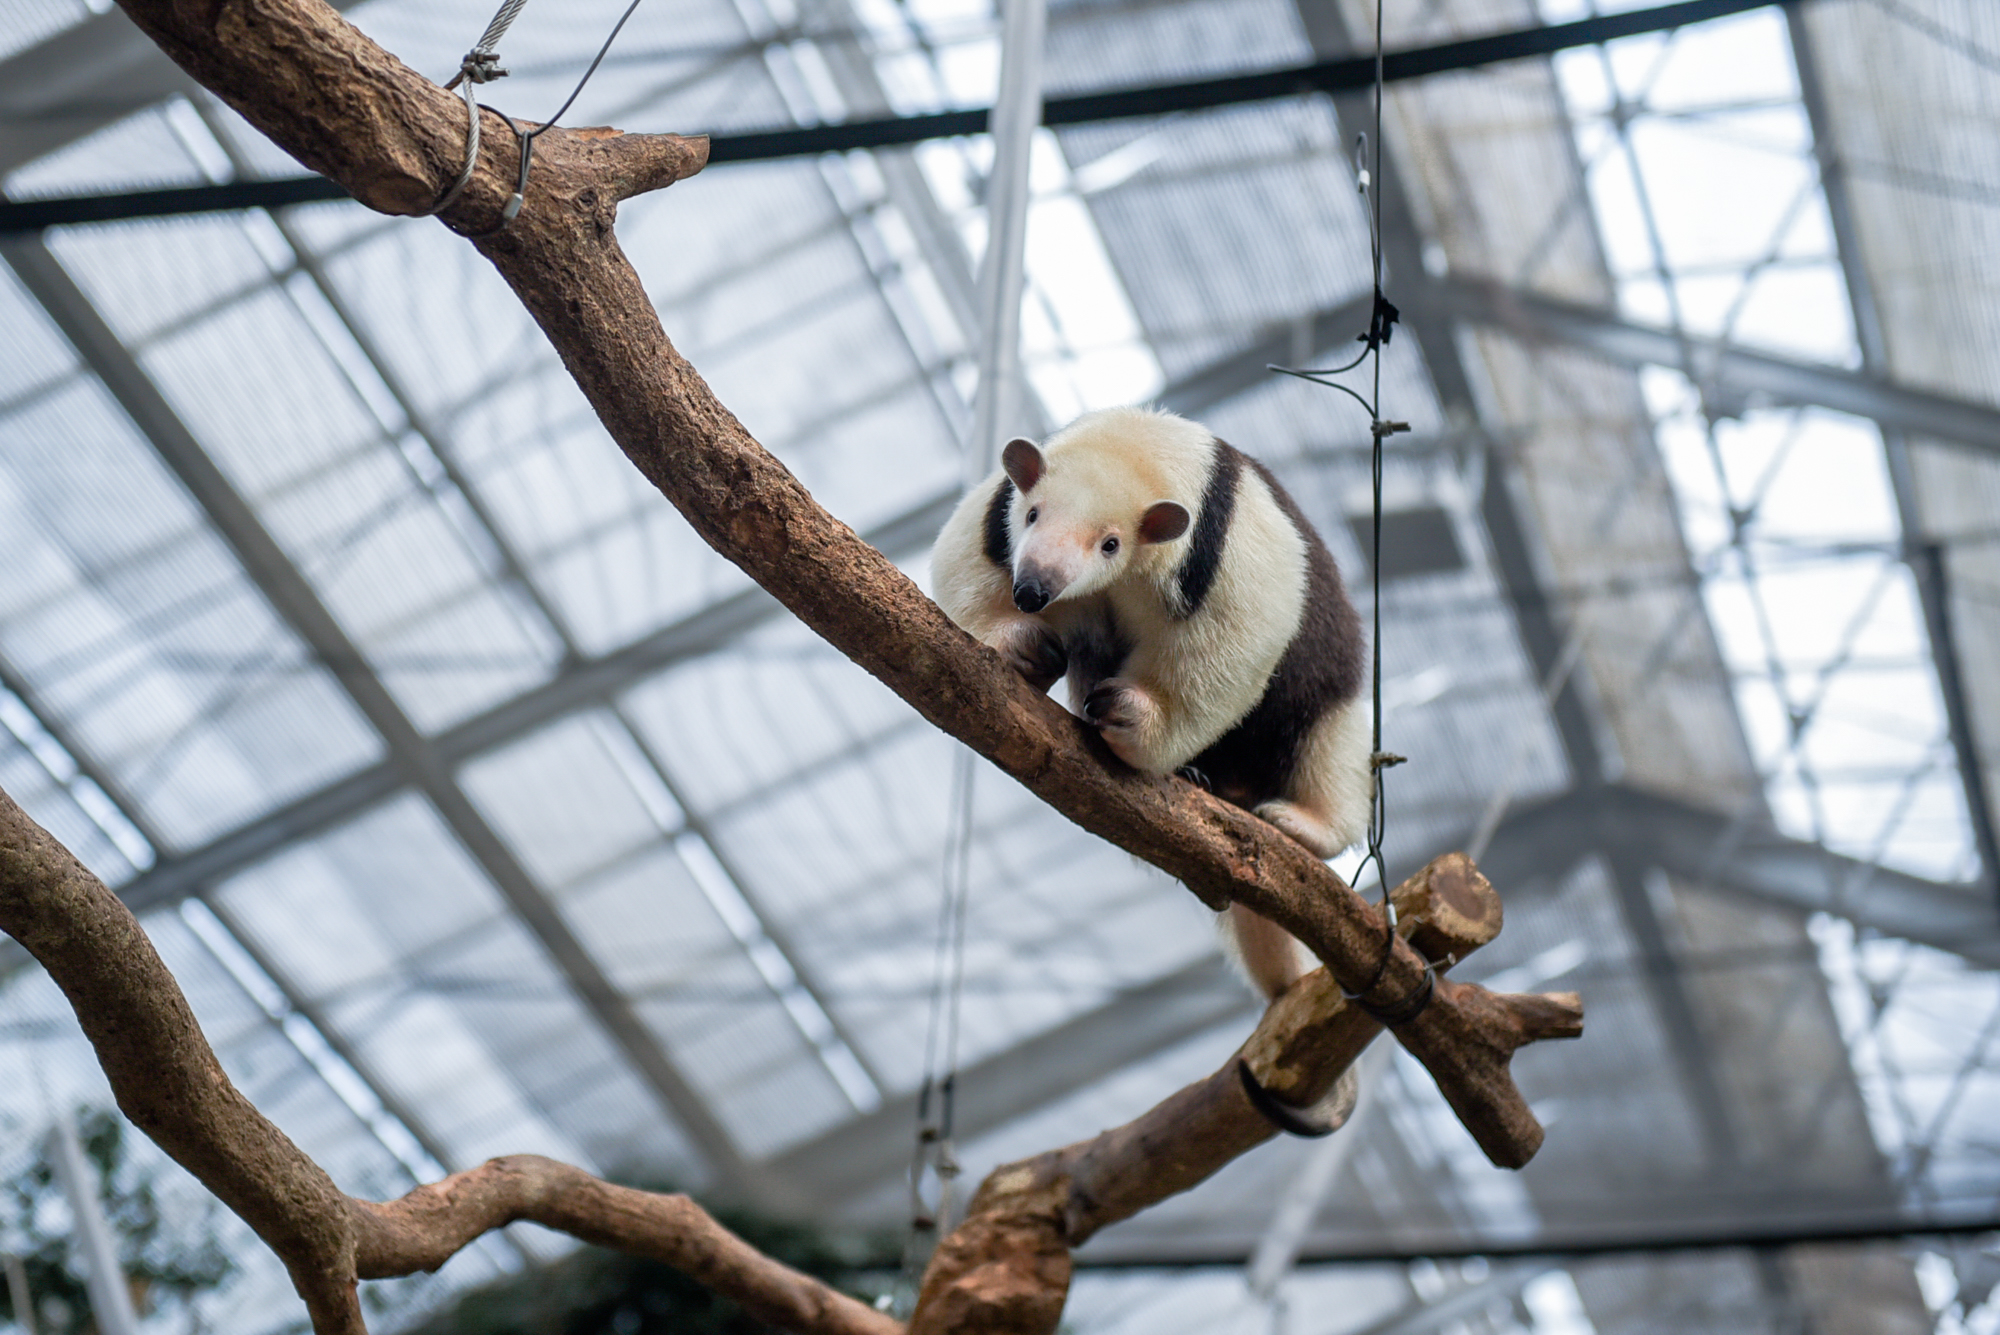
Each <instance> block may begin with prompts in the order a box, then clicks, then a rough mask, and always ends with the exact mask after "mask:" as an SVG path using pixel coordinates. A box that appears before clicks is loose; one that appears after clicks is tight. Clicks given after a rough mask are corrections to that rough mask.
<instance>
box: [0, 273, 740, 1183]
mask: <svg viewBox="0 0 2000 1335" xmlns="http://www.w3.org/2000/svg"><path fill="white" fill-rule="evenodd" d="M0 256H4V258H5V259H6V261H7V263H8V264H9V265H10V266H11V267H12V269H13V270H14V273H15V274H16V275H17V276H18V277H19V278H20V280H21V282H22V284H23V285H24V286H25V287H26V288H27V289H28V290H29V291H30V292H32V293H33V294H34V296H35V298H36V300H38V301H39V302H40V303H41V304H42V306H43V308H44V309H45V310H46V311H47V312H48V314H49V316H50V318H51V319H52V320H53V321H54V322H55V323H56V325H57V327H58V328H60V329H61V330H62V331H63V333H64V334H65V335H66V336H67V337H68V338H69V340H70V341H71V343H73V344H74V345H75V347H76V350H77V352H78V354H79V355H80V356H81V357H82V358H83V359H84V361H85V362H86V363H87V364H88V365H89V366H90V367H91V368H92V369H93V370H94V371H95V372H96V373H97V375H98V376H99V378H100V379H101V380H102V381H103V383H104V386H105V388H106V390H107V391H109V393H110V394H111V395H112V397H113V398H114V399H116V400H117V401H118V403H119V405H120V406H121V407H122V408H123V409H124V410H125V412H126V414H127V415H128V416H130V417H131V419H132V421H133V422H134V423H135V424H136V425H137V426H138V428H139V429H140V431H141V432H142V433H144V435H145V436H146V437H147V439H149V440H150V441H151V442H152V444H153V446H154V448H155V449H156V450H157V451H158V452H159V454H160V457H161V459H162V460H163V461H164V462H165V463H166V464H167V466H168V467H169V468H170V469H172V470H173V472H174V474H175V475H176V476H177V477H179V478H180V480H181V482H182V484H183V485H184V486H186V487H187V489H188V491H189V492H190V494H191V495H192V496H193V497H194V499H195V501H196V503H197V504H199V505H200V506H201V507H202V509H203V511H204V513H206V514H207V516H208V518H209V520H210V522H212V523H213V524H214V525H215V527H216V529H217V531H218V533H219V534H220V536H221V537H222V539H223V541H225V542H226V543H228V544H229V547H230V549H231V550H232V551H233V552H234V553H235V554H236V557H237V559H238V560H239V561H240V562H241V563H242V565H243V568H244V570H245V572H246V573H247V574H248V575H249V576H250V578H251V579H252V580H254V581H255V582H256V584H257V586H258V587H259V588H260V589H261V590H262V591H263V593H264V595H265V596H266V597H267V598H268V599H269V600H270V602H271V604H272V606H273V608H274V609H275V610H276V611H277V613H278V615H279V616H280V617H281V618H282V619H283V620H284V621H285V622H286V624H287V625H289V626H290V627H291V628H292V630H293V631H294V633H296V634H297V635H298V636H299V638H300V639H301V640H302V641H304V642H305V643H306V644H307V645H308V646H309V647H310V648H311V649H312V651H313V653H314V655H315V656H316V657H317V658H318V659H319V661H320V662H321V663H322V664H323V665H324V666H325V667H326V669H327V670H328V672H330V673H331V674H332V675H333V677H334V678H335V680H336V681H337V682H338V683H339V684H340V686H341V688H342V689H343V690H344V691H345V692H346V693H347V695H348V698H349V699H351V700H352V701H353V702H354V705H355V707H356V708H357V709H359V710H360V712H361V714H362V715H363V716H364V717H365V718H367V719H368V721H369V722H370V723H371V724H372V725H373V726H374V727H375V729H376V731H377V732H378V733H379V734H380V735H381V737H382V740H383V743H384V745H385V746H386V748H387V750H388V753H389V757H390V762H391V764H392V765H393V767H394V769H395V771H396V772H397V774H398V777H399V779H400V780H401V782H402V783H405V784H408V785H409V786H411V787H414V788H416V789H417V790H418V791H420V792H422V793H423V794H424V795H425V796H426V797H427V798H429V799H430V802H431V804H432V806H433V807H434V808H435V809H436V810H437V812H438V814H439V816H441V817H442V818H443V820H444V822H445V824H446V825H447V826H448V827H450V829H451V831H452V833H453V834H454V835H456V836H457V838H458V840H459V842H460V843H461V844H462V845H463V846H464V848H465V850H466V852H467V853H468V854H469V855H471V857H472V859H473V860H474V861H475V862H476V863H478V864H479V866H480V867H481V869H482V870H484V871H485V873H486V874H487V876H488V877H489V878H491V880H492V882H493V884H494V886H495V887H496V888H497V889H498V890H499V892H500V894H501V895H502V897H503V898H505V899H506V900H507V902H508V904H509V906H510V907H511V908H512V909H513V910H514V912H515V913H516V915H517V916H518V917H519V918H520V920H521V922H522V923H523V924H524V925H525V926H526V927H527V928H528V930H529V931H530V932H532V933H533V934H534V935H535V937H536V939H537V940H539V941H540V942H541V944H542V947H543V949H544V950H546V951H547V952H548V954H549V957H550V959H551V960H552V961H553V962H554V963H555V965H556V967H557V969H558V970H559V971H560V972H561V973H562V974H563V976H564V977H565V978H566V979H567V981H568V983H569V986H570V988H571V990H572V991H573V992H574V994H575V995H576V998H577V1000H578V1001H579V1002H580V1003H581V1004H582V1005H583V1007H584V1008H585V1010H586V1011H588V1012H589V1013H590V1014H591V1015H592V1016H593V1017H594V1018H595V1019H596V1021H597V1023H598V1024H599V1025H600V1026H601V1027H602V1028H603V1029H604V1031H605V1033H606V1034H607V1035H608V1036H609V1037H610V1039H611V1041H612V1042H613V1043H614V1044H615V1045H616V1046H617V1047H618V1048H619V1049H620V1050H621V1051H622V1052H623V1053H624V1054H625V1055H626V1057H627V1058H628V1059H629V1060H630V1061H631V1062H632V1065H633V1068H634V1069H635V1070H636V1071H637V1072H638V1074H639V1077H640V1079H641V1080H642V1081H644V1082H645V1084H646V1085H647V1086H648V1087H649V1088H650V1089H651V1090H652V1092H653V1093H654V1095H655V1096H656V1097H657V1098H658V1099H659V1100H660V1103H661V1105H662V1107H663V1108H664V1109H665V1110H666V1111H667V1112H668V1113H670V1114H671V1115H672V1116H673V1118H674V1119H675V1121H676V1122H677V1123H678V1124H679V1125H680V1127H681V1128H682V1129H683V1130H684V1131H685V1132H686V1133H687V1135H688V1138H689V1140H690V1141H691V1142H692V1143H693V1144H694V1145H695V1146H696V1147H697V1149H698V1150H699V1151H700V1153H701V1154H702V1155H703V1156H704V1157H705V1159H706V1160H707V1162H708V1164H709V1165H710V1167H711V1168H712V1169H713V1170H714V1172H715V1173H716V1176H717V1179H718V1182H719V1184H721V1185H723V1186H724V1187H725V1188H726V1189H728V1190H731V1191H734V1192H736V1193H738V1194H742V1195H748V1196H753V1197H754V1196H761V1195H764V1194H765V1193H764V1192H763V1191H762V1190H760V1184H759V1182H758V1181H757V1177H756V1174H755V1173H754V1172H753V1171H752V1170H751V1168H750V1166H749V1165H748V1164H747V1163H746V1162H745V1160H744V1159H743V1157H742V1155H741V1152H740V1151H739V1150H738V1149H737V1147H736V1145H735V1142H734V1141H733V1140H732V1139H731V1137H730V1136H729V1134H728V1132H727V1130H726V1129H725V1128H724V1127H723V1126H722V1124H721V1123H720V1122H719V1121H718V1120H717V1119H716V1117H715V1115H714V1114H713V1113H712V1112H711V1111H710V1110H709V1108H708V1106H707V1104H706V1103H705V1102H704V1100H703V1099H702V1098H701V1096H700V1095H699V1093H697V1092H696V1090H695V1089H694V1087H693V1086H692V1085H691V1084H690V1083H689V1082H688V1080H687V1078H686V1077H685V1076H684V1075H683V1074H682V1073H681V1072H680V1070H679V1069H678V1068H677V1067H676V1066H675V1065H674V1062H673V1060H672V1058H671V1057H669V1056H668V1054H667V1052H666V1050H665V1049H664V1048H663V1047H662V1046H661V1044H660V1043H659V1041H658V1040H657V1039H656V1038H655V1037H654V1035H653V1034H652V1032H651V1031H650V1030H649V1029H647V1028H646V1026H645V1024H644V1022H643V1021H641V1020H640V1018H639V1016H638V1013H637V1012H636V1011H635V1010H634V1009H633V1008H632V1005H631V1003H630V1001H629V1000H627V999H626V998H625V997H624V996H623V995H622V994H620V993H619V992H618V990H617V989H616V988H615V987H614V986H613V985H612V983H611V980H610V979H609V978H608V977H607V976H606V975H605V973H604V971H603V970H602V969H601V968H600V967H599V966H598V964H597V961H596V960H595V959H593V958H592V957H591V955H590V953H589V952H588V951H587V950H586V949H585V948H584V946H583V944H582V942H581V941H579V940H578V939H577V937H576V935H575V933H574V932H572V931H571V930H570V927H569V924H568V923H567V922H565V921H564V919H563V917H562V914H561V912H560V911H559V910H558V909H557V908H556V906H555V904H554V903H553V902H552V901H551V900H550V899H549V898H548V896H547V895H546V894H544V893H543V892H542V890H541V888H540V887H539V886H538V885H536V884H535V882H534V879H533V878H532V877H531V876H530V875H529V874H528V870H527V868H526V867H525V866H523V865H522V863H521V861H520V860H519V859H518V858H517V857H516V856H515V855H514V853H513V850H511V849H510V848H508V847H507V845H506V843H505V842H504V841H503V840H502V839H501V838H500V836H499V834H498V833H497V832H496V831H495V830H494V829H493V828H492V826H491V825H489V824H488V823H487V821H486V819H485V818H484V817H483V816H481V815H480V814H479V812H478V810H477V809H476V808H475V807H474V806H473V805H472V802H471V801H470V799H468V798H467V797H466V796H465V794H464V792H463V791H462V790H461V789H460V788H459V787H458V783H457V780H456V777H455V775H454V773H453V768H452V765H451V763H450V762H449V761H448V760H447V759H446V758H445V757H444V756H442V755H440V754H439V753H438V751H437V750H436V748H434V747H432V746H431V745H430V744H429V742H428V741H427V740H426V739H425V738H424V736H423V735H422V733H420V732H419V731H418V729H417V727H416V725H415V724H414V723H412V722H411V721H410V719H409V717H408V716H407V715H406V714H405V713H404V712H403V710H402V707H401V706H400V705H398V704H397V703H396V701H395V699H394V697H392V696H391V695H390V693H389V691H388V688H387V687H385V686H384V685H383V684H382V682H381V680H380V679H379V678H378V677H376V676H375V674H374V672H373V671H372V670H371V669H370V668H369V667H368V664H367V660H366V658H365V657H364V655H363V654H362V653H361V651H360V649H359V648H358V647H357V646H356V645H355V644H354V642H353V641H352V640H350V639H349V638H348V636H347V633H346V631H344V630H343V629H342V628H341V626H340V624H339V622H338V621H337V620H336V619H335V618H334V616H333V614H332V612H330V611H329V610H328V609H327V607H326V605H325V604H324V603H323V602H321V601H320V598H319V595H318V593H317V592H316V591H315V590H314V589H313V587H312V585H311V584H310V582H308V581H307V579H306V578H305V576H304V575H303V574H301V573H300V572H299V570H298V568H297V567H296V566H295V565H293V563H292V562H291V560H290V559H289V558H288V557H287V556H286V555H285V553H284V551H283V549H282V548H280V547H279V545H278V543H277V541H276V540H275V539H274V538H272V536H271V535H270V533H269V532H268V531H267V530H266V529H265V528H264V526H263V524H262V523H261V522H260V521H259V520H258V518H257V515H256V512H255V511H254V510H253V509H252V508H251V506H250V504H249V502H247V501H246V500H245V499H244V498H243V497H242V495H241V494H240V493H238V492H237V491H236V489H235V487H234V486H233V485H232V484H231V483H230V481H229V479H228V478H227V477H226V476H224V474H223V473H222V471H221V469H219V468H218V467H217V466H216V465H215V462H214V461H213V460H211V459H210V458H209V457H208V455H207V454H206V453H205V452H204V451H203V450H202V448H201V446H200V443H199V442H198V441H196V440H195V438H194V435H193V433H192V432H191V431H189V430H188V427H187V425H186V423H184V422H182V421H181V420H180V417H179V415H178V414H176V413H175V412H174V410H173V408H172V407H171V405H169V404H168V403H167V401H166V398H165V397H164V396H163V395H162V394H161V393H160V390H159V388H158V387H157V386H156V385H154V383H153V382H152V380H151V379H150V378H149V377H148V376H147V374H146V373H145V371H144V370H143V369H142V368H141V367H140V366H139V364H138V362H137V361H136V360H135V359H134V358H133V356H132V354H131V353H130V352H129V351H127V350H126V349H125V347H124V346H123V345H122V344H121V343H120V342H119V340H118V338H117V335H116V334H114V333H113V332H112V330H111V328H110V326H108V325H107V324H105V323H104V320H103V317H101V316H100V315H99V314H98V313H97V311H96V310H95V309H94V308H93V307H92V306H91V304H90V301H89V299H88V298H87V297H86V296H85V295H84V293H83V291H82V289H80V288H79V287H77V285H76V283H75V281H74V280H73V279H71V278H70V276H69V274H68V273H67V272H66V271H65V270H64V269H63V267H62V265H61V263H60V262H59V261H58V260H57V259H56V258H55V256H54V255H53V254H52V253H50V251H49V250H48V248H47V247H46V246H45V245H43V244H42V242H41V241H40V240H39V239H36V240H30V241H18V240H17V241H9V242H5V243H0ZM189 889H192V887H189ZM184 893H185V892H184Z"/></svg>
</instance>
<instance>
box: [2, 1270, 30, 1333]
mask: <svg viewBox="0 0 2000 1335" xmlns="http://www.w3.org/2000/svg"><path fill="white" fill-rule="evenodd" d="M0 1260H3V1261H4V1264H5V1268H6V1271H7V1302H8V1305H9V1306H11V1307H12V1308H13V1309H14V1324H15V1325H17V1326H19V1327H20V1328H21V1335H35V1300H34V1299H33V1297H31V1296H30V1295H29V1293H28V1267H26V1266H25V1265H22V1264H21V1258H20V1257H18V1256H14V1255H11V1254H10V1255H8V1256H6V1257H5V1258H0Z"/></svg>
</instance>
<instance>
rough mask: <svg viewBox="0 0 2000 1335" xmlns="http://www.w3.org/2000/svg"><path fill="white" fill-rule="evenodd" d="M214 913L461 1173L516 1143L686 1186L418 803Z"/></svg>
mask: <svg viewBox="0 0 2000 1335" xmlns="http://www.w3.org/2000/svg"><path fill="white" fill-rule="evenodd" d="M220 902H221V903H223V904H225V905H226V906H227V907H228V909H229V911H230V912H231V914H232V915H233V916H234V917H235V919H236V920H237V921H239V922H240V923H241V924H242V926H243V928H244V930H245V932H246V933H247V934H248V936H249V937H250V938H251V939H253V940H254V941H256V942H257V944H258V945H259V946H260V947H261V948H262V949H263V950H264V952H265V953H266V954H267V955H268V956H269V957H270V958H271V959H272V960H273V962H274V963H275V964H276V966H277V967H278V968H279V969H280V970H281V971H282V972H283V974H284V976H285V977H286V978H287V979H289V980H290V982H291V984H292V986H294V987H295V988H296V989H298V991H299V993H300V994H301V995H302V996H303V997H304V998H305V999H307V1000H308V1001H309V1002H312V1003H313V1004H315V1005H317V1006H318V1007H320V1008H321V1009H322V1010H323V1011H324V1013H325V1014H326V1015H327V1017H328V1018H329V1020H330V1021H331V1022H332V1023H333V1025H334V1026H335V1028H336V1029H337V1030H338V1031H339V1032H340V1033H342V1034H345V1035H347V1036H349V1037H350V1039H351V1040H352V1041H353V1042H354V1043H355V1044H356V1046H357V1048H358V1049H359V1050H361V1051H362V1052H363V1053H365V1054H367V1056H368V1057H369V1069H370V1072H371V1074H372V1075H373V1076H374V1078H376V1079H377V1080H379V1081H380V1082H381V1083H382V1084H383V1085H384V1086H385V1087H386V1088H388V1089H389V1090H391V1091H393V1092H395V1093H396V1094H397V1096H398V1097H399V1098H401V1099H402V1100H403V1101H404V1103H406V1104H407V1105H408V1106H411V1107H414V1108H417V1109H420V1110H422V1118H423V1120H424V1122H425V1124H426V1125H427V1127H428V1128H429V1130H430V1132H431V1134H433V1135H434V1136H435V1137H436V1138H437V1139H438V1140H440V1141H441V1142H442V1143H443V1144H444V1145H446V1146H447V1147H448V1148H449V1149H450V1150H451V1151H452V1153H451V1158H452V1160H453V1161H454V1163H455V1164H456V1165H459V1166H464V1165H470V1164H473V1163H476V1162H478V1161H479V1160H480V1159H481V1158H482V1157H485V1155H487V1154H489V1153H491V1152H493V1149H492V1147H493V1146H495V1145H500V1144H504V1143H508V1142H509V1139H510V1137H511V1139H512V1141H513V1142H515V1143H519V1144H536V1145H541V1146H545V1147H547V1148H546V1149H545V1150H543V1151H542V1152H545V1153H550V1154H553V1155H556V1156H557V1157H575V1158H578V1159H581V1160H583V1161H585V1162H589V1163H593V1164H597V1165H599V1166H602V1167H606V1168H610V1167H624V1166H628V1165H631V1164H635V1163H643V1164H646V1165H648V1166H650V1167H651V1168H652V1169H653V1171H656V1172H667V1173H678V1174H679V1175H681V1176H682V1177H683V1178H684V1180H692V1178H693V1177H694V1176H695V1173H694V1172H693V1171H691V1169H692V1165H691V1160H690V1155H689V1152H688V1151H687V1149H686V1148H685V1147H684V1145H682V1144H681V1142H680V1141H679V1139H678V1137H677V1136H676V1134H675V1133H674V1131H673V1130H672V1129H671V1127H669V1126H667V1125H665V1124H664V1123H663V1118H662V1114H661V1111H660V1109H659V1106H658V1104H657V1103H656V1102H655V1101H654V1100H652V1099H651V1098H650V1097H649V1096H647V1095H646V1094H644V1093H642V1092H641V1090H640V1087H639V1085H638V1083H637V1081H636V1079H635V1078H634V1077H633V1076H632V1075H631V1073H630V1072H629V1070H628V1068H627V1066H626V1064H625V1063H624V1061H623V1059H622V1057H620V1056H619V1055H618V1054H617V1053H616V1049H615V1048H613V1047H612V1045H611V1044H610V1043H609V1041H608V1040H607V1039H606V1038H605V1037H604V1035H603V1034H602V1033H601V1031H600V1030H598V1028H597V1027H596V1026H595V1024H594V1023H593V1022H592V1021H591V1020H590V1019H589V1018H588V1017H587V1015H586V1013H585V1012H584V1011H583V1009H582V1007H581V1006H580V1005H579V1004H578V1002H577V1001H576V1000H575V998H574V997H573V996H572V995H571V993H570V991H569V989H568V987H567V985H566V984H565V983H564V982H563V981H562V979H561V978H560V976H559V975H558V974H557V973H556V972H555V970H554V968H553V967H552V966H551V964H550V963H549V961H548V958H547V956H546V954H545V953H544V952H543V951H542V950H541V949H540V948H539V947H538V946H537V945H536V944H535V943H534V942H533V940H532V939H531V938H529V937H528V935H527V933H526V931H525V930H524V929H523V928H521V927H520V926H519V925H518V924H517V923H516V922H515V921H514V919H513V918H512V916H511V914H509V913H508V912H507V910H506V909H505V907H504V905H503V904H502V902H501V901H500V899H499V897H498V895H497V894H496V893H495V892H494V891H493V889H492V888H491V886H490V885H489V884H488V883H487V882H486V880H485V878H484V877H483V876H481V875H480V874H479V873H478V871H477V870H476V869H475V868H474V867H473V866H472V864H471V863H470V862H469V860H468V859H467V858H466V856H465V854H464V853H463V852H462V851H461V850H460V849H459V847H458V845H457V844H456V843H455V842H454V841H453V840H452V839H451V837H450V835H449V834H448V833H447V832H446V831H445V830H444V828H443V826H442V825H441V824H440V823H439V821H438V819H437V817H436V816H435V815H434V814H433V813H432V812H431V811H430V809H429V808H428V807H427V806H426V805H424V804H423V803H422V802H420V801H419V800H417V799H416V798H413V797H406V798H403V799H399V800H398V801H396V802H394V803H392V804H391V805H389V806H387V807H384V808H382V809H381V810H380V811H378V812H376V813H374V814H371V815H369V816H366V817H363V818H362V819H360V820H358V821H356V822H354V823H352V824H351V825H348V826H346V827H344V828H342V829H341V830H338V831H336V832H334V833H333V834H331V835H328V836H326V837H325V838H323V839H321V840H319V841H317V842H316V843H315V844H313V845H308V846H306V847H304V848H301V849H298V850H296V851H294V852H291V853H288V854H286V855H284V856H282V857H280V858H278V859H274V860H273V861H271V862H269V863H267V864H265V865H263V866H261V867H259V868H257V869H255V870H253V871H250V872H246V873H244V874H243V875H241V876H239V877H237V878H235V879H233V880H232V881H231V882H230V883H229V884H228V885H227V886H226V887H224V889H223V890H222V892H221V895H220ZM330 943H338V944H337V945H336V946H332V947H331V948H330ZM420 1019H421V1020H422V1021H423V1023H418V1021H419V1020H420Z"/></svg>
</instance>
